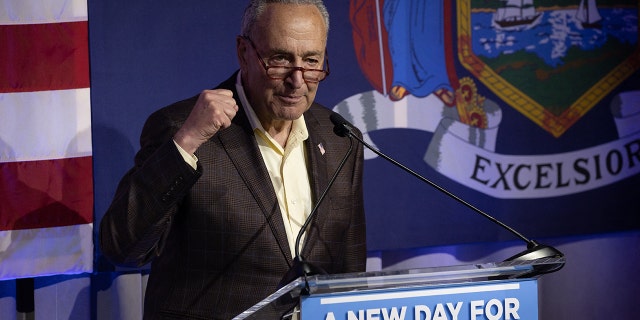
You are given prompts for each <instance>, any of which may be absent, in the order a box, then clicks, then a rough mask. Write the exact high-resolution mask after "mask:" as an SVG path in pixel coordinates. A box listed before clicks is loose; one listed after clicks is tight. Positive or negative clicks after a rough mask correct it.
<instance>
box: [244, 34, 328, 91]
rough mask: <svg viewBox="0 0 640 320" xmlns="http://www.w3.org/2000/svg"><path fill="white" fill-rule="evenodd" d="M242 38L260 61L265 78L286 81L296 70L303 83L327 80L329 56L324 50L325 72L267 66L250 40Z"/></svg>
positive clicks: (245, 37)
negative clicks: (265, 74) (299, 73)
mask: <svg viewBox="0 0 640 320" xmlns="http://www.w3.org/2000/svg"><path fill="white" fill-rule="evenodd" d="M242 38H243V39H245V40H247V41H249V44H251V47H252V48H253V51H254V52H255V53H256V56H257V57H258V60H260V63H261V64H262V67H263V68H264V71H265V72H266V73H267V76H268V77H269V78H270V79H272V80H283V79H286V78H287V77H289V76H290V75H291V73H292V72H294V71H298V70H299V71H300V72H302V79H304V81H305V82H308V83H317V82H320V81H322V80H324V79H325V78H327V76H328V75H329V56H328V54H327V50H326V49H325V52H324V62H325V66H326V69H325V70H322V69H306V68H303V67H285V66H268V65H267V64H266V63H265V62H264V59H262V57H261V56H260V53H258V49H257V48H256V45H255V44H253V41H251V39H250V38H249V37H247V36H242Z"/></svg>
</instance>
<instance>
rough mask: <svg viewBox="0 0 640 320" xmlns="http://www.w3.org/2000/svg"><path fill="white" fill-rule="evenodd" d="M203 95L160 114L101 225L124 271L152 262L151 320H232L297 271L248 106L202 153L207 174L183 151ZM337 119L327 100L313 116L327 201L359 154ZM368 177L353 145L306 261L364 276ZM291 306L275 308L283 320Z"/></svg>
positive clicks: (316, 173)
mask: <svg viewBox="0 0 640 320" xmlns="http://www.w3.org/2000/svg"><path fill="white" fill-rule="evenodd" d="M235 79H236V75H233V76H232V77H231V78H229V79H228V80H227V81H225V82H223V83H222V84H221V85H220V86H219V87H218V88H226V89H230V90H232V91H234V98H235V99H236V101H238V103H240V102H239V101H240V100H239V99H238V96H237V92H236V90H235ZM196 99H197V96H196V97H192V98H190V99H187V100H184V101H180V102H177V103H175V104H173V105H170V106H168V107H165V108H163V109H160V110H158V111H156V112H155V113H153V114H152V115H151V116H150V117H149V119H148V120H147V122H146V124H145V126H144V128H143V131H142V135H141V138H140V143H141V149H140V151H139V152H138V153H137V154H136V158H135V166H134V168H132V169H131V170H130V171H129V172H128V173H127V174H126V175H125V176H124V177H123V178H122V180H121V182H120V184H119V185H118V189H117V191H116V194H115V196H114V199H113V202H112V204H111V206H110V208H109V209H108V211H107V212H106V214H105V215H104V217H103V219H102V221H101V223H100V245H101V249H102V252H103V254H104V255H105V256H106V257H107V258H109V259H110V260H111V261H113V262H114V263H116V264H118V265H124V266H142V265H144V264H146V263H148V262H151V263H152V264H151V273H150V276H149V282H148V285H147V291H146V294H145V315H144V319H231V318H232V317H233V316H235V315H237V314H239V313H241V312H242V311H244V310H246V309H247V308H249V307H250V306H252V305H254V304H255V303H257V302H259V301H260V300H262V299H263V298H265V297H266V296H268V295H269V294H271V293H273V292H274V291H275V290H276V289H277V285H278V282H279V281H280V280H281V279H282V277H283V276H284V274H285V273H286V272H287V270H288V269H289V268H290V266H291V261H292V257H291V253H290V249H289V245H288V242H287V239H286V233H285V229H284V224H283V221H282V216H281V213H280V208H279V206H278V200H277V198H276V193H275V191H274V189H273V186H272V184H271V180H270V178H269V174H268V172H267V169H266V167H265V165H264V162H263V160H262V156H261V154H260V151H259V149H258V146H257V143H256V140H255V137H254V134H253V131H252V129H251V126H250V124H249V121H248V118H247V115H246V114H245V113H244V111H243V109H242V108H239V111H238V113H237V115H236V116H235V118H234V119H233V123H232V125H231V126H230V127H229V128H226V129H223V130H221V131H220V132H218V133H217V134H216V135H215V136H214V137H213V138H211V139H210V140H209V141H207V142H206V143H205V144H203V145H202V146H201V147H200V148H199V149H198V151H197V152H196V156H197V157H198V168H197V169H196V170H194V169H193V168H191V167H190V166H189V165H188V164H186V163H185V162H184V160H183V159H182V157H181V156H180V154H179V152H178V150H177V149H176V147H175V145H174V144H173V141H172V137H173V135H174V133H175V132H176V131H177V130H178V128H179V127H180V126H181V125H182V123H183V122H184V121H185V119H186V118H187V116H188V115H189V112H190V111H191V108H192V107H193V105H194V104H195V101H196ZM330 114H331V111H330V110H329V109H327V108H325V107H323V106H320V105H318V104H313V105H312V106H311V108H310V109H309V110H308V111H307V112H305V114H304V117H305V121H306V124H307V127H308V130H309V139H308V140H307V141H305V148H306V150H307V157H308V164H309V170H310V175H311V177H310V178H311V184H312V190H313V193H314V196H315V197H316V198H317V197H319V195H320V194H321V192H322V191H323V190H324V188H325V187H326V186H327V183H328V181H329V179H330V177H331V176H332V175H333V173H334V171H335V170H336V168H337V166H338V164H339V162H340V160H342V158H343V156H344V155H345V154H346V152H347V149H348V147H349V139H348V138H344V137H339V136H337V135H335V134H334V133H333V124H332V123H331V122H330V120H329V115H330ZM357 134H360V133H359V132H358V133H357ZM319 145H321V146H322V148H323V149H324V153H323V152H322V151H321V149H322V148H321V147H319ZM362 174H363V149H362V146H361V145H360V144H359V143H358V142H357V141H354V152H353V154H352V155H351V156H350V157H349V159H348V160H347V162H346V164H345V166H344V168H343V169H342V171H341V173H340V175H339V176H338V178H337V180H336V182H335V183H334V185H333V187H332V188H331V190H330V191H329V193H328V195H327V197H326V198H325V200H324V201H323V203H322V204H321V205H320V207H319V210H318V212H317V215H316V218H317V219H315V220H314V221H313V222H312V224H311V225H310V228H309V229H308V231H307V232H308V233H307V235H306V240H305V245H304V247H303V249H302V252H301V254H302V256H303V257H305V258H306V260H307V261H310V262H311V263H313V264H315V265H317V266H319V267H321V268H322V269H324V270H325V271H327V272H328V273H330V274H333V273H348V272H361V271H364V270H365V264H366V243H365V217H364V205H363V190H362ZM290 307H291V306H282V307H281V309H279V310H274V313H273V314H274V316H273V318H274V319H276V318H279V315H280V314H281V313H283V312H284V311H285V310H286V309H288V308H290Z"/></svg>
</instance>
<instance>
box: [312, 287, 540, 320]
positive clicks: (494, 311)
mask: <svg viewBox="0 0 640 320" xmlns="http://www.w3.org/2000/svg"><path fill="white" fill-rule="evenodd" d="M301 311H302V316H303V319H304V320H315V319H318V320H462V319H469V320H509V319H538V290H537V280H524V281H515V282H514V281H508V282H504V281H499V282H486V283H482V284H472V285H453V286H438V287H416V288H410V289H406V288H403V289H390V290H374V291H366V292H364V291H360V292H346V293H345V292H341V293H330V294H318V295H311V296H308V297H305V298H303V299H302V306H301Z"/></svg>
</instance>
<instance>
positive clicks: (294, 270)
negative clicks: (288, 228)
mask: <svg viewBox="0 0 640 320" xmlns="http://www.w3.org/2000/svg"><path fill="white" fill-rule="evenodd" d="M352 151H353V139H351V137H349V150H347V153H346V154H345V155H344V157H343V158H342V161H340V164H339V165H338V168H337V169H336V171H335V172H334V173H333V176H332V177H331V179H330V180H329V183H328V184H327V187H326V188H325V189H324V191H323V192H322V194H321V195H320V197H319V198H318V201H316V204H315V206H314V207H313V209H312V210H311V213H309V216H308V217H307V219H306V220H305V222H304V224H303V225H302V227H301V228H300V231H299V232H298V236H297V237H296V243H295V253H296V256H295V258H294V259H293V264H292V265H291V268H289V271H287V273H286V274H285V275H284V277H283V278H282V280H280V283H279V284H278V288H282V287H284V286H285V285H287V284H288V283H289V282H291V281H293V280H295V279H297V278H299V277H304V281H305V288H304V289H303V290H302V292H301V294H303V295H308V294H309V283H308V282H307V276H312V275H316V274H327V272H326V271H324V270H323V269H322V268H320V267H318V266H316V265H313V264H312V263H310V262H308V261H306V260H305V259H304V257H302V255H301V254H300V241H301V239H302V235H303V234H304V233H305V231H306V229H307V227H308V226H309V224H310V223H311V221H312V220H313V218H314V216H315V215H316V214H317V212H318V208H319V207H320V204H321V203H322V201H323V200H324V198H325V196H326V195H327V193H329V189H331V186H332V185H333V183H334V182H335V181H336V178H337V177H338V174H340V171H342V167H344V164H345V163H346V162H347V159H348V158H349V156H350V155H351V152H352Z"/></svg>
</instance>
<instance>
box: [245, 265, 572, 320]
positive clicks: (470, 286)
mask: <svg viewBox="0 0 640 320" xmlns="http://www.w3.org/2000/svg"><path fill="white" fill-rule="evenodd" d="M564 263H565V260H564V257H560V258H541V259H537V260H534V261H504V262H498V263H483V264H472V265H461V266H445V267H434V268H423V269H410V270H399V271H383V272H364V273H353V274H336V275H315V276H307V277H300V278H298V279H296V280H294V281H292V282H291V283H289V284H287V285H286V286H284V287H282V288H280V289H278V290H277V291H276V292H274V293H273V294H272V295H270V296H268V297H266V298H265V299H263V300H262V301H260V302H259V303H257V304H255V305H254V306H252V307H251V308H249V309H247V310H245V311H244V312H243V313H241V314H239V315H238V316H236V317H235V318H234V319H235V320H242V319H251V320H254V319H255V320H264V319H291V318H297V319H302V320H314V319H320V320H512V319H538V282H537V281H538V280H537V279H538V278H539V277H540V276H541V275H543V274H546V273H550V272H555V271H557V270H559V269H560V268H562V266H563V265H564ZM291 303H294V304H299V307H300V308H299V310H300V313H299V314H295V315H294V314H293V313H288V312H287V313H284V314H278V315H277V316H274V310H278V312H279V311H280V310H281V309H279V307H278V306H283V305H286V306H288V305H289V304H291ZM287 310H293V307H291V309H287ZM297 310H298V309H296V311H297ZM296 311H294V313H295V312H296Z"/></svg>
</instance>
